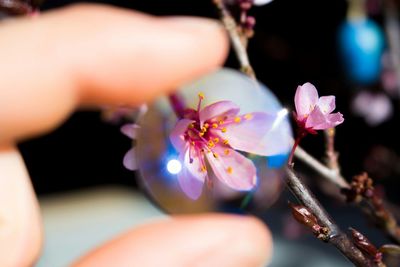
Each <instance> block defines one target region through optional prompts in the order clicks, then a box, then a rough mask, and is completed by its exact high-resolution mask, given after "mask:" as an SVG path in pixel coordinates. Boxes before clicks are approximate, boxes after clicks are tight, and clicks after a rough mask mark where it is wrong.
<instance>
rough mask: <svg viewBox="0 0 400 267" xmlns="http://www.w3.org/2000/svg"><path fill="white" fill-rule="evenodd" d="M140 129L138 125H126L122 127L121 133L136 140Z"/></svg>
mask: <svg viewBox="0 0 400 267" xmlns="http://www.w3.org/2000/svg"><path fill="white" fill-rule="evenodd" d="M139 129H140V126H139V125H138V124H136V123H127V124H125V125H122V127H121V129H120V130H121V132H122V133H123V134H124V135H126V136H128V137H129V138H131V139H135V138H136V136H137V133H138V130H139Z"/></svg>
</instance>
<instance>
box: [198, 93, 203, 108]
mask: <svg viewBox="0 0 400 267" xmlns="http://www.w3.org/2000/svg"><path fill="white" fill-rule="evenodd" d="M203 99H204V94H203V93H199V103H198V104H197V112H200V107H201V101H202V100H203Z"/></svg>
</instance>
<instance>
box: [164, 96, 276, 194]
mask: <svg viewBox="0 0 400 267" xmlns="http://www.w3.org/2000/svg"><path fill="white" fill-rule="evenodd" d="M203 99H204V96H203V95H202V94H199V103H198V106H197V109H187V110H185V113H184V116H183V118H181V119H180V120H179V121H178V122H177V124H176V126H175V128H174V129H173V130H172V132H171V134H170V140H171V143H172V144H173V146H174V147H175V149H176V150H177V151H178V152H179V160H180V161H181V162H182V165H183V168H182V170H181V171H180V172H179V173H178V181H179V184H180V187H181V188H182V190H183V192H184V193H185V194H186V195H187V196H188V197H190V198H191V199H197V198H198V197H199V196H200V195H201V193H202V189H203V185H204V182H207V185H208V186H212V181H211V179H210V177H209V172H210V171H211V170H212V171H213V173H214V174H215V176H216V177H217V178H218V179H219V180H220V181H221V182H222V183H223V184H225V185H227V186H229V187H230V188H232V189H235V190H240V191H246V190H251V189H253V188H254V187H255V185H256V184H257V174H256V167H255V165H254V163H253V162H252V161H251V160H250V159H248V158H246V157H245V156H244V155H242V154H241V153H239V152H237V151H236V150H240V151H243V152H248V153H252V154H256V155H261V156H267V155H268V154H269V153H268V144H267V142H266V141H265V140H263V137H264V136H265V134H266V133H267V132H268V130H269V129H271V127H272V124H273V122H274V119H275V117H274V116H273V115H270V114H267V113H264V112H252V113H247V114H239V112H240V108H239V106H237V105H236V104H235V103H233V102H231V101H219V102H216V103H213V104H210V105H208V106H206V107H204V108H203V109H202V108H201V102H202V100H203ZM210 167H211V170H210Z"/></svg>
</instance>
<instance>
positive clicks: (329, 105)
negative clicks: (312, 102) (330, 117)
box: [317, 95, 336, 114]
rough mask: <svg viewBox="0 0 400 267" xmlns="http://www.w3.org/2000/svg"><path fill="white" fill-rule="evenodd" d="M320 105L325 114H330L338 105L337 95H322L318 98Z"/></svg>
mask: <svg viewBox="0 0 400 267" xmlns="http://www.w3.org/2000/svg"><path fill="white" fill-rule="evenodd" d="M317 105H318V107H319V108H320V110H321V111H322V113H324V114H329V113H331V112H332V111H334V110H335V108H336V105H335V96H333V95H330V96H321V97H320V98H319V99H318V104H317Z"/></svg>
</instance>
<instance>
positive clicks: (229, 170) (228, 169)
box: [226, 166, 233, 174]
mask: <svg viewBox="0 0 400 267" xmlns="http://www.w3.org/2000/svg"><path fill="white" fill-rule="evenodd" d="M226 172H227V173H229V174H232V172H233V168H232V167H230V166H229V167H228V168H227V169H226Z"/></svg>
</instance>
